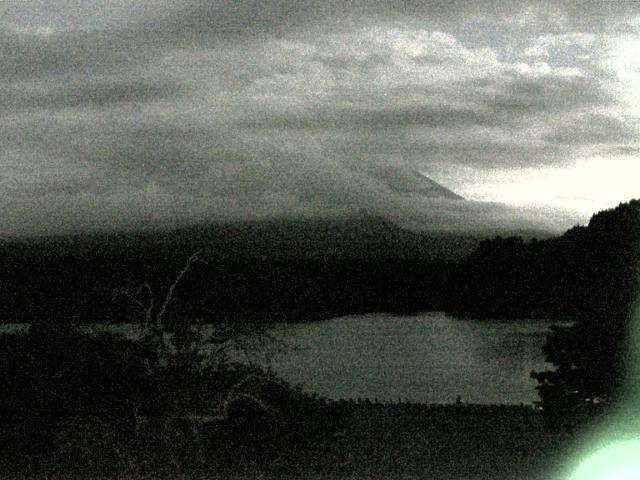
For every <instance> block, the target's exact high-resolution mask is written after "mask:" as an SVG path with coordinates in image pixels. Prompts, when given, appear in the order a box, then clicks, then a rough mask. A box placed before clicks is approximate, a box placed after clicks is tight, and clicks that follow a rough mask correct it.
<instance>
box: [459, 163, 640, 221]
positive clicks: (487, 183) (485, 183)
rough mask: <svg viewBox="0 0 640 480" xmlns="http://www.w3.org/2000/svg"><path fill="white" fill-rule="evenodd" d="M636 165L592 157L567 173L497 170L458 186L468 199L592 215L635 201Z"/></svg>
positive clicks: (638, 191) (639, 173)
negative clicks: (539, 206) (478, 179)
mask: <svg viewBox="0 0 640 480" xmlns="http://www.w3.org/2000/svg"><path fill="white" fill-rule="evenodd" d="M638 179H640V159H637V158H636V157H617V158H602V157H594V158H590V159H585V160H581V161H578V162H576V164H574V165H572V166H569V167H547V168H535V169H533V168H532V169H526V170H521V171H514V170H511V171H509V170H501V171H497V172H491V173H488V174H486V177H485V176H483V178H482V179H481V181H480V182H478V181H477V179H474V181H470V182H469V183H466V184H465V183H463V184H462V185H461V186H460V187H459V188H458V192H459V193H460V194H461V195H462V196H464V197H466V198H468V199H470V200H479V201H490V202H500V203H508V204H512V205H518V206H536V205H541V206H546V207H553V208H559V209H562V210H567V211H572V212H576V213H579V214H587V215H590V214H593V213H596V212H598V211H600V210H603V209H607V208H613V207H615V206H616V205H618V204H619V203H621V202H627V201H629V200H631V199H632V198H638V197H640V184H639V183H638Z"/></svg>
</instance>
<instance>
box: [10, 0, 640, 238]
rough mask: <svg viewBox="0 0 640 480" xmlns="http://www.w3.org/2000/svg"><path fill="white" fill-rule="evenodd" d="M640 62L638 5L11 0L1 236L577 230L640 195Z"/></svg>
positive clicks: (481, 0) (556, 0) (561, 0)
mask: <svg viewBox="0 0 640 480" xmlns="http://www.w3.org/2000/svg"><path fill="white" fill-rule="evenodd" d="M638 52H640V2H635V1H631V0H630V1H624V0H611V1H606V0H601V1H591V0H581V1H569V0H553V1H550V0H549V1H547V0H536V1H531V2H528V1H525V0H514V1H511V2H503V1H498V0H475V1H473V2H467V1H456V0H446V1H445V0H422V1H417V0H388V1H382V0H370V1H363V0H262V1H258V0H217V1H215V0H212V1H204V0H180V1H177V0H175V1H174V0H136V1H135V2H133V1H125V0H108V1H102V0H100V1H98V0H96V1H88V0H46V1H30V0H14V1H12V0H8V1H2V2H0V66H1V68H0V142H2V146H3V148H2V149H1V150H0V168H1V170H0V199H1V200H2V204H3V205H2V208H1V209H0V235H2V234H5V235H6V234H8V235H20V234H31V233H38V234H41V233H56V232H63V231H67V230H78V229H80V230H82V229H96V228H99V229H105V228H120V227H130V226H134V227H137V226H148V225H160V224H170V225H171V224H182V223H189V222H197V221H203V220H210V219H223V220H228V219H243V218H262V217H270V216H307V215H312V216H313V215H341V214H350V213H353V212H360V211H362V210H363V209H364V210H366V211H370V212H374V213H377V214H382V215H386V216H389V217H393V218H398V219H404V220H405V223H407V224H410V225H414V226H416V227H417V228H422V227H425V228H429V227H430V228H445V229H446V228H449V229H454V230H455V229H465V228H467V227H469V226H470V225H472V226H475V227H478V228H479V227H480V226H483V225H504V226H509V227H523V228H524V227H525V226H527V225H533V224H536V225H541V224H542V223H544V222H546V224H547V225H548V226H551V227H553V228H557V229H560V228H564V227H566V226H570V225H571V224H575V223H577V222H579V221H584V220H585V219H587V218H588V216H589V215H590V214H591V213H594V212H596V211H598V210H601V209H604V208H608V207H613V206H615V205H617V204H618V203H619V202H621V201H627V200H629V199H631V198H633V197H638V196H640V195H639V194H640V189H639V188H638V186H637V179H639V178H640V175H639V174H640V162H639V161H638V153H639V152H640V139H639V128H638V127H639V124H640V122H639V120H638V119H639V115H640V88H639V87H640V55H639V54H638ZM381 167H382V168H381ZM387 167H393V168H398V169H410V170H416V171H419V172H422V173H424V174H425V175H427V176H428V177H430V178H432V179H433V180H435V181H437V182H439V183H441V184H442V185H444V186H445V187H447V188H449V189H451V190H453V191H454V192H456V193H457V194H459V195H462V196H463V197H465V198H466V199H468V201H467V202H459V201H455V200H445V199H426V198H420V197H419V196H417V195H413V196H412V195H406V194H401V193H398V192H396V191H393V190H392V189H390V188H389V187H388V185H386V184H385V182H384V179H383V178H380V175H379V172H380V171H385V168H387ZM504 204H506V205H504ZM536 222H537V223H536ZM541 222H542V223H541Z"/></svg>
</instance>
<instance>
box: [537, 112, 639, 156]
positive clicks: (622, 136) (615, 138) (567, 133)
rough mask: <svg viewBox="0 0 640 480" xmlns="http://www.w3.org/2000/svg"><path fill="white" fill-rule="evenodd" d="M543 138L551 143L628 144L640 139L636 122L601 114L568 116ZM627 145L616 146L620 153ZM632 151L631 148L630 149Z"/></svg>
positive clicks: (624, 150) (626, 152) (622, 152)
mask: <svg viewBox="0 0 640 480" xmlns="http://www.w3.org/2000/svg"><path fill="white" fill-rule="evenodd" d="M544 139H545V140H546V141H548V142H550V143H552V144H566V145H593V144H623V145H624V144H629V143H637V142H638V141H640V132H639V130H638V125H637V122H635V121H634V122H629V121H624V120H623V119H620V118H617V117H614V116H611V115H602V114H586V115H580V116H578V117H575V118H568V119H567V120H565V121H564V122H562V123H560V124H559V125H557V126H555V128H554V129H553V131H552V133H550V134H548V135H546V136H545V137H544ZM628 148H629V147H618V149H619V150H618V151H619V152H620V153H621V154H628V153H629V150H628ZM632 151H633V150H632Z"/></svg>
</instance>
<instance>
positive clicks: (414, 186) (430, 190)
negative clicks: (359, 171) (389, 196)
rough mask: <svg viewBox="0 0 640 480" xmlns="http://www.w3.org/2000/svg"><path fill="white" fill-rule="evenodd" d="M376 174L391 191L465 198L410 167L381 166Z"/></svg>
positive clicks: (432, 196)
mask: <svg viewBox="0 0 640 480" xmlns="http://www.w3.org/2000/svg"><path fill="white" fill-rule="evenodd" d="M374 176H375V177H376V178H377V179H378V180H381V181H382V182H383V183H384V184H385V185H387V186H388V187H389V189H390V190H391V191H393V192H395V193H399V194H402V195H419V196H421V197H426V198H445V199H449V200H464V198H463V197H461V196H460V195H458V194H456V193H454V192H452V191H451V190H449V189H448V188H446V187H443V186H442V185H440V184H439V183H437V182H434V181H433V180H431V179H430V178H429V177H427V176H426V175H424V174H423V173H422V172H420V171H418V170H414V169H411V168H408V167H400V166H394V165H385V166H380V167H377V168H376V169H375V170H374Z"/></svg>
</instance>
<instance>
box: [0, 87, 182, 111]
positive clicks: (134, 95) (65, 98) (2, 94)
mask: <svg viewBox="0 0 640 480" xmlns="http://www.w3.org/2000/svg"><path fill="white" fill-rule="evenodd" d="M184 94H186V88H184V87H183V86H181V85H179V84H177V83H175V82H164V83H163V82H155V83H154V82H151V81H128V80H124V81H112V82H101V81H99V82H95V83H92V84H89V85H84V84H80V85H75V86H69V85H66V86H59V87H55V86H54V87H52V88H51V89H49V90H48V91H46V92H38V91H35V92H34V91H28V90H25V89H24V87H23V88H18V87H14V88H5V89H0V110H8V111H14V112H15V111H18V110H23V109H49V108H53V109H56V108H74V107H108V106H110V105H115V104H118V103H123V102H125V103H126V102H133V103H137V102H150V101H156V100H167V99H177V98H178V97H180V96H182V95H184Z"/></svg>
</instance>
